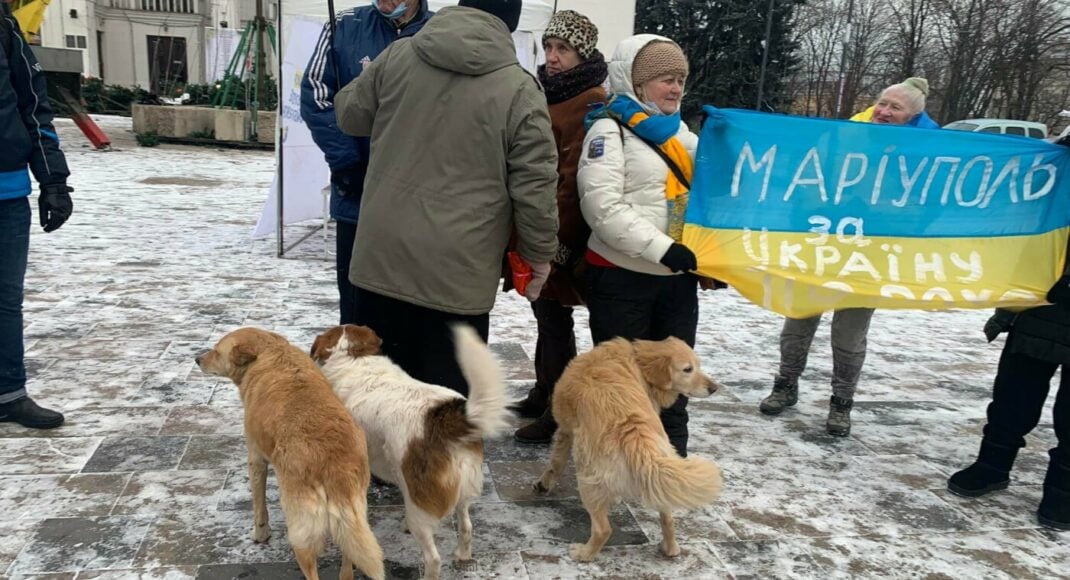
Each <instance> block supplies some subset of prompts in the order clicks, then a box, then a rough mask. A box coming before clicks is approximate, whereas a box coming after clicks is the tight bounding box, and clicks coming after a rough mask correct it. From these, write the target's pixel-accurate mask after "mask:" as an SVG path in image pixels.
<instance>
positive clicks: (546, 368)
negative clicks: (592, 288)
mask: <svg viewBox="0 0 1070 580" xmlns="http://www.w3.org/2000/svg"><path fill="white" fill-rule="evenodd" d="M531 309H532V310H533V311H534V312H535V322H536V324H537V325H538V329H539V338H538V340H537V341H536V342H535V392H536V393H537V394H538V395H539V396H541V397H542V398H543V400H545V401H546V402H547V403H549V402H550V396H551V395H553V392H554V385H556V384H557V381H558V379H560V378H561V374H562V373H564V372H565V367H567V366H568V363H569V362H571V361H572V359H574V358H576V333H575V331H574V328H575V323H574V322H573V320H572V307H571V306H563V305H562V304H561V303H560V302H557V301H556V300H544V299H539V300H536V301H535V302H532V303H531Z"/></svg>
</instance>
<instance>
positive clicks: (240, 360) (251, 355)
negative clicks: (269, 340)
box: [230, 343, 257, 368]
mask: <svg viewBox="0 0 1070 580" xmlns="http://www.w3.org/2000/svg"><path fill="white" fill-rule="evenodd" d="M256 355H257V351H256V348H254V347H253V346H252V345H251V344H247V343H239V344H236V345H234V348H232V349H230V364H231V365H232V366H234V367H235V368H237V367H243V366H246V365H248V364H249V363H251V362H253V361H254V360H256Z"/></svg>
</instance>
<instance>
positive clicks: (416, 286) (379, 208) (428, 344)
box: [335, 0, 557, 395]
mask: <svg viewBox="0 0 1070 580" xmlns="http://www.w3.org/2000/svg"><path fill="white" fill-rule="evenodd" d="M519 16H520V1H519V0H462V1H461V3H460V5H459V6H457V7H450V8H446V9H444V10H442V11H440V12H438V13H437V15H436V16H435V17H434V18H432V19H431V21H430V22H429V23H428V24H427V25H426V26H425V27H424V28H423V30H422V31H421V32H420V33H418V34H417V35H415V36H414V37H413V38H411V39H401V40H398V41H396V42H394V43H393V44H391V45H390V47H389V48H387V50H385V51H384V52H382V53H381V54H380V55H379V56H378V57H377V58H376V59H375V61H374V62H372V63H371V64H370V65H369V66H368V68H367V69H366V70H365V71H364V72H363V73H362V74H361V75H360V76H359V77H357V78H356V79H355V80H354V81H353V82H351V83H350V84H349V85H347V86H346V87H345V88H344V89H342V91H341V92H339V93H338V95H337V97H336V99H335V109H336V111H337V117H338V125H339V127H340V128H341V129H342V131H344V132H346V133H348V134H351V135H355V136H365V135H370V136H371V139H372V150H373V151H375V155H373V156H372V157H371V160H370V164H369V167H368V175H367V178H366V180H365V183H364V197H363V200H362V203H361V210H360V211H361V213H360V215H361V222H360V224H359V225H358V227H357V239H356V243H355V244H354V253H353V261H352V263H351V266H350V274H349V275H350V279H351V281H352V282H353V284H354V285H356V286H357V287H358V289H359V296H358V301H357V302H358V305H359V306H358V309H357V319H358V321H359V322H360V323H361V324H365V325H367V326H370V327H371V328H372V329H373V330H375V332H376V333H377V334H379V336H380V337H381V338H382V339H383V353H384V354H386V355H387V356H389V357H390V358H392V359H393V360H394V362H396V363H397V364H398V365H400V366H401V367H402V368H403V369H405V370H406V371H407V372H408V373H409V374H410V375H412V376H413V377H415V378H417V379H419V380H422V381H426V382H429V383H432V384H438V385H444V386H447V387H450V388H452V389H454V390H456V391H458V392H460V393H462V394H465V395H467V391H468V386H467V382H466V381H465V379H464V377H463V376H462V375H461V372H460V369H459V367H458V365H457V363H456V357H455V354H454V352H453V344H452V339H451V336H450V332H449V327H448V325H449V323H451V322H457V321H460V322H465V323H468V324H471V325H472V326H474V327H475V328H476V330H477V331H478V332H479V333H480V335H482V337H483V339H484V340H486V339H487V334H488V331H489V324H490V322H489V321H490V319H489V312H490V310H491V308H493V306H494V297H495V294H496V293H497V291H498V284H499V280H500V277H501V264H502V257H503V255H504V253H505V248H506V245H507V243H508V241H509V236H510V232H511V231H512V229H513V227H514V226H515V229H516V234H517V251H518V253H519V254H520V256H521V257H522V258H524V260H525V261H527V262H528V263H529V264H531V266H532V269H533V278H532V281H531V283H530V284H529V286H528V288H527V291H526V293H525V294H526V296H528V298H529V299H532V300H533V299H535V298H537V297H538V295H539V291H540V290H541V286H542V283H543V282H544V281H545V279H546V276H547V274H549V270H550V267H549V262H550V261H551V260H552V259H553V257H554V253H555V252H556V250H557V237H556V236H557V202H556V198H555V195H556V187H557V150H556V148H555V145H554V137H553V133H552V131H551V128H550V116H549V113H548V111H547V106H546V98H545V97H544V96H543V95H542V93H541V90H540V89H539V85H538V83H537V82H536V81H535V79H534V78H533V77H532V76H531V75H530V74H528V73H527V72H526V71H524V69H522V68H521V67H520V65H519V63H518V62H517V59H516V52H515V48H514V44H513V40H512V37H511V35H510V31H511V30H514V29H515V28H516V25H517V21H518V20H519Z"/></svg>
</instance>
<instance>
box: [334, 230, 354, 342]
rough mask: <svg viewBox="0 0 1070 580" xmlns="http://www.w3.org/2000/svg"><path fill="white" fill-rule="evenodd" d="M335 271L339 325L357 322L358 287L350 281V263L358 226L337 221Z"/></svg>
mask: <svg viewBox="0 0 1070 580" xmlns="http://www.w3.org/2000/svg"><path fill="white" fill-rule="evenodd" d="M335 225H336V226H337V227H336V228H335V229H336V231H337V235H336V236H335V249H334V250H335V254H334V255H335V270H337V274H338V310H339V313H340V316H339V322H338V324H355V323H356V322H357V287H356V286H354V285H353V283H352V282H350V281H349V262H350V260H351V259H352V258H353V242H354V241H356V239H357V224H355V223H349V222H344V221H336V222H335Z"/></svg>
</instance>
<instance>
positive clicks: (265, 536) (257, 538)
mask: <svg viewBox="0 0 1070 580" xmlns="http://www.w3.org/2000/svg"><path fill="white" fill-rule="evenodd" d="M270 538H271V528H269V527H267V526H262V527H256V526H253V541H254V542H256V543H257V544H263V543H264V542H266V541H268V540H269V539H270Z"/></svg>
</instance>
